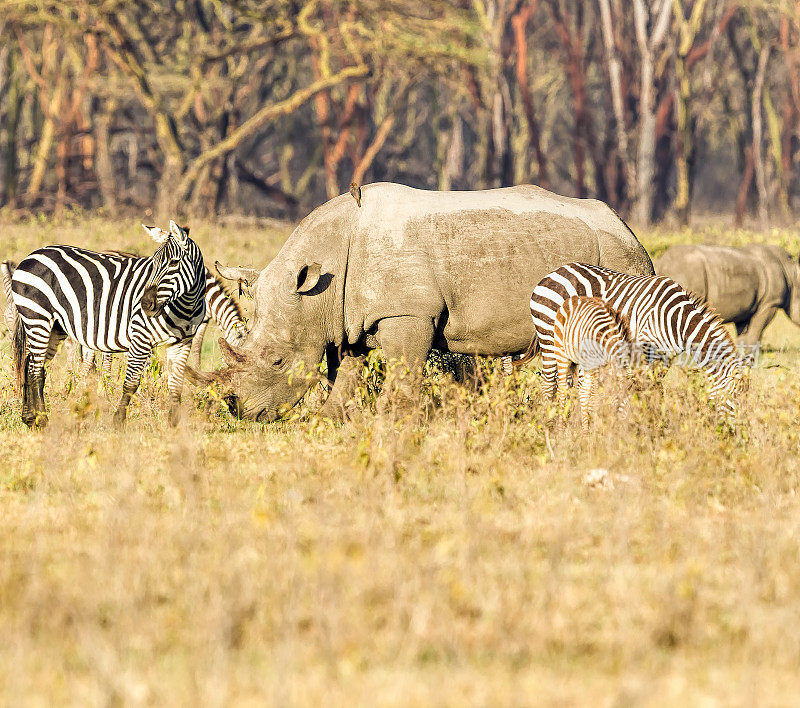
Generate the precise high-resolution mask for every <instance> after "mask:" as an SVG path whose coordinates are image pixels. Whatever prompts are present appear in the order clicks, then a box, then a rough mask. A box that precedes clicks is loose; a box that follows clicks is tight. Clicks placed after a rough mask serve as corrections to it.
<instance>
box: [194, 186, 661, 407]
mask: <svg viewBox="0 0 800 708" xmlns="http://www.w3.org/2000/svg"><path fill="white" fill-rule="evenodd" d="M575 260H577V261H582V262H584V263H592V264H599V265H604V266H608V267H609V268H614V269H616V270H620V271H624V272H627V273H638V274H642V275H645V274H652V273H653V265H652V263H651V261H650V258H649V256H648V255H647V251H645V249H644V247H643V246H642V245H641V244H640V243H639V241H638V240H637V239H636V236H634V234H633V233H632V232H631V230H630V229H629V228H628V227H627V226H626V225H625V223H624V222H623V221H622V220H621V219H620V218H619V217H618V216H617V215H616V214H615V213H614V211H613V210H612V209H610V208H609V207H608V206H606V205H605V204H603V203H601V202H598V201H594V200H584V199H572V198H568V197H561V196H558V195H556V194H553V193H551V192H548V191H546V190H544V189H540V188H538V187H533V186H519V187H508V188H504V189H493V190H487V191H475V192H430V191H424V190H418V189H412V188H410V187H405V186H402V185H398V184H390V183H378V184H370V185H366V186H364V187H362V189H361V202H360V204H359V203H357V202H356V200H354V199H353V198H352V197H351V196H350V195H349V194H345V195H342V196H339V197H336V198H334V199H332V200H331V201H329V202H327V203H326V204H323V205H322V206H320V207H318V208H317V209H315V210H314V211H313V212H311V214H309V215H308V216H307V217H306V218H305V219H303V221H302V222H301V223H300V224H299V225H298V226H297V228H296V229H295V230H294V232H293V233H292V234H291V235H290V236H289V238H288V240H287V241H286V243H285V244H284V245H283V247H282V248H281V250H280V252H279V253H278V255H277V256H276V257H275V259H274V260H273V261H272V262H271V263H269V265H267V267H266V268H264V269H263V270H261V271H258V270H253V269H242V268H226V267H224V266H219V267H218V270H219V272H220V274H221V275H223V277H228V278H231V279H238V280H240V281H245V282H247V283H250V284H253V283H254V290H253V295H254V299H255V316H254V318H253V321H252V326H251V328H250V331H249V334H248V336H247V338H246V340H245V341H244V343H243V344H241V345H240V346H238V347H232V346H230V345H228V344H227V342H225V341H224V340H220V347H221V349H222V353H223V357H224V359H225V362H226V364H227V368H224V369H223V370H222V371H221V372H218V373H217V374H215V375H206V376H205V377H202V376H201V379H203V380H211V379H212V378H215V379H217V380H219V381H220V383H221V384H222V385H223V386H224V387H225V388H226V389H227V390H228V393H227V398H226V400H227V401H228V405H229V407H230V408H231V410H232V411H234V412H235V413H236V414H238V415H240V416H242V417H246V418H253V419H257V420H262V421H263V420H267V421H268V420H274V419H275V418H277V417H278V416H279V415H280V414H281V412H282V411H285V410H287V409H288V408H289V407H291V406H292V405H294V404H295V403H296V402H297V401H298V400H299V399H300V397H301V396H302V395H303V394H304V393H305V391H306V390H307V389H308V388H309V386H310V385H311V384H312V383H313V382H314V381H315V380H316V379H315V377H314V376H308V375H304V374H306V373H307V372H309V371H312V372H313V371H316V369H317V367H318V365H319V364H320V362H321V361H322V359H323V356H324V355H325V354H326V353H327V358H328V361H327V363H328V370H329V378H331V379H334V385H333V390H332V392H331V395H330V398H329V400H328V403H327V404H326V411H325V412H326V413H330V414H331V415H335V408H332V407H331V406H330V404H331V402H332V401H334V402H336V401H338V402H342V401H346V400H348V398H349V396H350V391H351V388H350V387H351V386H352V382H353V378H354V377H353V375H352V371H353V370H354V365H353V362H354V361H357V360H356V359H355V358H354V357H352V356H351V357H347V358H345V359H342V360H341V364H342V366H341V369H339V365H340V359H339V355H340V354H355V355H363V354H364V352H365V351H366V350H367V349H369V348H372V347H375V346H380V347H382V348H383V350H384V354H385V355H386V357H387V359H401V358H404V359H405V361H406V362H407V363H408V364H409V366H411V367H412V368H413V367H419V366H420V365H421V363H422V362H424V361H425V358H426V357H427V355H428V353H429V352H430V350H431V349H432V348H436V349H441V350H445V351H451V352H457V353H463V354H482V355H491V356H502V355H508V354H514V353H520V352H522V351H524V350H526V349H527V347H528V346H529V344H530V342H531V339H532V337H533V336H534V330H533V325H532V322H531V317H530V311H529V300H530V295H531V292H532V291H533V288H534V286H535V285H536V284H537V283H538V282H539V280H540V279H541V278H542V276H543V275H544V274H545V273H548V272H549V271H551V270H553V269H554V268H556V267H558V266H559V265H561V264H563V263H567V262H569V261H575Z"/></svg>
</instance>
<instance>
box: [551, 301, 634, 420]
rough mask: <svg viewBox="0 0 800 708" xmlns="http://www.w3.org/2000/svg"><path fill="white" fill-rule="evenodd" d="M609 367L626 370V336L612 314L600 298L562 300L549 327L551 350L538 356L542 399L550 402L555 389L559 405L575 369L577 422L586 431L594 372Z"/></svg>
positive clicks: (593, 399) (594, 403)
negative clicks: (577, 381)
mask: <svg viewBox="0 0 800 708" xmlns="http://www.w3.org/2000/svg"><path fill="white" fill-rule="evenodd" d="M609 363H612V364H613V365H614V366H615V368H617V369H622V368H625V367H628V366H630V346H629V345H628V337H627V333H626V331H625V327H624V325H622V323H620V321H619V320H618V318H617V315H616V313H615V312H614V311H613V310H612V309H611V308H610V307H609V306H608V304H607V303H606V302H605V301H603V300H601V299H600V298H595V297H580V296H573V297H569V298H567V299H566V300H564V302H562V303H561V306H560V307H559V308H558V310H557V311H556V315H555V319H554V323H553V346H552V348H551V347H548V348H547V350H545V351H543V352H542V386H543V390H544V394H545V396H547V397H549V398H550V399H552V398H554V397H555V395H556V389H557V392H558V398H559V401H561V402H562V403H563V402H564V400H565V399H566V395H567V387H568V384H567V381H568V377H569V375H570V373H571V372H572V370H573V369H574V368H577V369H578V372H579V374H580V379H579V383H578V402H579V403H580V407H581V421H582V423H583V426H584V428H586V427H588V425H589V420H590V419H591V416H592V414H593V413H594V411H595V409H596V406H597V401H596V387H597V375H596V374H597V369H599V368H600V367H602V366H605V365H606V364H609ZM617 373H618V376H617V380H618V381H620V380H621V379H620V376H619V372H617ZM622 405H623V406H624V402H623V404H622Z"/></svg>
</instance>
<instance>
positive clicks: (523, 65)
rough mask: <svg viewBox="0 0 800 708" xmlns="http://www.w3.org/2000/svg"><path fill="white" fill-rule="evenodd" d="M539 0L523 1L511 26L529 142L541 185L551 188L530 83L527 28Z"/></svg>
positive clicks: (518, 82) (516, 69)
mask: <svg viewBox="0 0 800 708" xmlns="http://www.w3.org/2000/svg"><path fill="white" fill-rule="evenodd" d="M538 4H539V0H530V1H529V2H523V3H522V4H521V5H520V7H519V9H518V10H517V12H515V13H514V15H513V16H512V17H511V27H512V29H513V32H514V46H515V48H516V52H517V60H516V64H515V73H516V77H517V85H518V86H519V94H520V100H521V101H522V108H523V111H524V112H525V120H526V121H527V123H528V142H529V143H530V147H531V149H532V150H533V152H534V155H536V168H537V180H538V182H539V185H540V186H542V187H544V188H545V189H547V188H549V184H548V179H547V161H546V158H545V156H544V153H543V152H542V145H541V135H540V131H539V123H538V122H537V120H536V114H535V113H534V110H533V96H532V95H531V88H530V85H529V83H528V40H527V36H526V30H527V27H528V21H529V20H530V18H531V15H533V13H534V12H535V10H536V6H537V5H538Z"/></svg>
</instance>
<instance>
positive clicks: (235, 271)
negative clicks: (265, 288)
mask: <svg viewBox="0 0 800 708" xmlns="http://www.w3.org/2000/svg"><path fill="white" fill-rule="evenodd" d="M214 267H215V268H216V269H217V273H219V274H220V275H221V276H222V277H223V278H225V280H235V281H237V282H238V281H241V282H243V283H244V284H245V285H248V286H250V285H252V284H253V283H255V282H256V280H258V276H259V275H261V271H260V270H256V269H255V268H232V267H231V266H226V265H222V263H220V262H219V261H215V262H214Z"/></svg>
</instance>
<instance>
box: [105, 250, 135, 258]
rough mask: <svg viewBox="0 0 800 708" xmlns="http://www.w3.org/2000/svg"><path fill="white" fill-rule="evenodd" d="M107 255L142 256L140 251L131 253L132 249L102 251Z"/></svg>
mask: <svg viewBox="0 0 800 708" xmlns="http://www.w3.org/2000/svg"><path fill="white" fill-rule="evenodd" d="M101 253H102V254H103V255H106V256H122V257H123V258H142V256H140V255H139V254H138V253H131V252H130V251H115V250H110V251H101Z"/></svg>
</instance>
